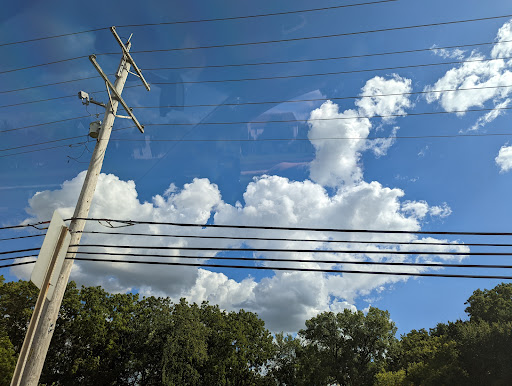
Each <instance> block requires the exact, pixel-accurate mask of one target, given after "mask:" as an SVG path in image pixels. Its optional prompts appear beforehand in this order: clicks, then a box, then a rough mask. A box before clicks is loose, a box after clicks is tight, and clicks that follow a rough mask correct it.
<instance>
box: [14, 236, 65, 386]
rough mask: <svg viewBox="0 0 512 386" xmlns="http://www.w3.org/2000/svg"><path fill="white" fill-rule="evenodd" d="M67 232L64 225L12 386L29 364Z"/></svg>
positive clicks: (22, 347)
mask: <svg viewBox="0 0 512 386" xmlns="http://www.w3.org/2000/svg"><path fill="white" fill-rule="evenodd" d="M67 233H68V228H67V227H65V226H63V227H62V228H61V230H60V235H59V239H58V240H57V245H56V247H55V250H54V251H53V255H52V258H51V260H50V264H49V266H48V269H47V271H46V275H45V277H44V280H43V284H42V286H41V290H40V291H39V296H38V297H37V301H36V305H35V306H34V311H33V312H32V317H31V318H30V323H29V325H28V328H27V333H26V335H25V339H24V340H23V346H21V351H20V355H19V357H18V362H17V363H16V369H15V370H14V375H13V377H12V381H11V386H14V385H16V386H17V385H20V384H21V378H22V374H23V370H24V369H25V365H26V364H27V359H28V357H29V354H30V350H31V347H32V342H33V340H34V335H35V332H36V328H37V325H38V324H39V319H40V318H41V315H42V313H43V306H44V301H45V299H46V295H47V294H48V290H49V288H50V281H51V278H52V276H53V271H54V269H55V266H56V265H57V258H58V256H59V254H60V250H61V249H63V245H62V244H63V243H64V239H65V238H66V234H67Z"/></svg>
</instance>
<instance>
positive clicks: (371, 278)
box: [13, 75, 469, 332]
mask: <svg viewBox="0 0 512 386" xmlns="http://www.w3.org/2000/svg"><path fill="white" fill-rule="evenodd" d="M410 88H411V81H410V80H409V79H405V78H401V77H399V76H397V75H394V76H391V77H388V78H383V77H375V78H373V79H370V80H369V81H368V82H367V83H366V85H365V86H364V87H363V89H362V94H363V95H367V94H369V93H370V94H371V93H376V94H380V93H382V94H389V93H403V92H408V91H409V90H410ZM384 99H385V101H384ZM384 99H383V98H380V99H379V98H361V99H359V100H358V101H356V103H355V105H356V107H357V110H352V109H350V110H346V111H343V112H340V111H339V107H338V106H337V105H336V104H335V103H333V102H331V101H326V102H325V103H324V104H323V105H322V106H320V107H319V108H318V109H316V110H314V111H312V112H311V114H310V121H309V125H310V130H309V134H308V135H309V138H310V139H311V141H312V143H313V145H314V147H315V151H316V156H315V159H314V160H313V162H312V163H311V165H310V178H311V179H310V180H308V179H306V180H304V181H292V180H289V179H287V178H284V177H281V176H277V175H263V176H260V177H257V178H255V179H254V180H253V181H252V182H251V183H249V184H248V186H247V188H246V190H245V193H244V195H243V198H244V202H243V203H239V202H237V203H235V204H234V205H232V204H230V203H227V202H224V201H223V200H222V197H221V192H220V191H219V189H218V187H217V186H216V185H215V184H214V183H212V182H211V181H209V180H207V179H194V180H193V181H192V182H191V183H189V184H185V185H184V186H183V188H181V189H178V188H176V187H175V186H174V185H173V184H171V185H170V188H169V189H168V190H167V191H166V192H165V193H164V194H163V195H156V196H155V197H153V199H152V201H151V202H140V200H139V199H138V198H137V190H136V186H135V184H134V182H133V181H122V180H120V179H119V178H118V177H116V176H114V175H112V174H101V176H100V179H99V183H98V188H97V191H96V194H95V197H94V201H93V205H92V208H91V213H90V216H91V217H103V218H105V217H106V218H109V217H110V218H122V219H137V220H147V221H166V222H187V223H198V224H205V223H206V222H207V221H208V220H209V219H211V218H212V216H213V220H214V223H216V224H243V225H273V226H284V227H293V226H296V227H299V226H300V227H316V228H346V229H357V228H359V229H361V228H374V229H394V230H419V229H421V221H422V220H424V219H425V218H426V216H430V217H433V216H439V217H445V216H448V215H449V214H450V212H451V211H450V208H449V207H448V206H447V204H445V203H444V204H441V205H434V206H431V205H429V204H428V203H426V202H425V201H410V200H404V201H402V199H403V197H404V195H405V193H404V191H403V190H401V189H397V188H389V187H385V186H383V185H382V184H381V183H379V182H377V181H371V182H367V181H364V178H363V167H362V165H361V154H362V153H363V152H364V151H368V150H372V151H374V153H375V154H376V155H383V154H385V152H386V150H387V148H389V146H391V145H392V143H393V142H392V136H393V133H395V132H396V130H398V128H397V127H394V128H393V133H392V135H391V136H390V138H389V141H386V142H372V141H369V140H367V138H368V136H369V134H370V132H371V131H372V130H375V128H374V126H373V125H374V121H378V122H380V124H390V123H392V119H388V118H381V119H380V120H378V119H376V118H374V119H371V118H369V117H372V116H381V115H405V114H406V109H407V108H409V107H410V106H411V102H410V101H409V99H408V97H407V96H404V95H397V96H396V97H388V98H384ZM356 116H358V117H356ZM361 116H364V118H362V117H361ZM354 117H355V118H354ZM324 118H353V119H332V120H325V119H324ZM329 137H347V138H351V139H345V140H329V139H326V138H329ZM322 138H323V139H322ZM376 149H377V150H376ZM84 176H85V173H84V172H82V173H80V174H79V175H78V176H77V177H75V178H74V179H72V180H70V181H66V182H64V183H63V184H62V187H61V188H60V189H57V190H54V191H44V192H40V193H37V194H36V195H34V196H33V197H32V198H31V199H30V201H29V208H28V212H29V214H30V215H31V216H32V219H31V220H42V219H47V218H49V217H50V216H51V213H52V212H53V210H54V209H57V208H58V209H59V211H60V213H61V215H62V216H64V217H69V216H71V214H72V208H73V207H74V205H75V202H76V200H77V197H78V194H79V190H80V186H81V184H82V181H83V179H84ZM86 230H89V231H90V230H95V231H98V230H102V231H105V230H107V231H108V229H107V228H105V227H102V226H101V225H100V224H97V223H89V224H88V226H87V228H86ZM130 230H131V228H130ZM111 231H123V230H111ZM133 231H136V232H138V233H148V234H152V235H155V236H153V237H150V236H147V237H133V236H119V235H115V236H114V235H111V234H106V235H91V234H88V233H86V234H85V235H84V238H83V239H82V244H87V243H89V242H90V241H92V240H94V242H95V243H102V244H112V245H115V244H117V245H132V246H133V245H151V246H158V247H173V248H176V249H174V250H173V251H172V252H169V251H158V252H157V253H168V254H170V255H171V254H172V255H175V256H177V255H191V256H193V259H192V261H197V262H205V261H208V260H209V258H211V257H212V256H213V255H212V254H211V253H210V254H208V252H205V253H199V252H195V253H194V252H191V251H188V250H181V251H180V249H179V248H184V247H190V246H210V247H212V246H215V247H219V248H229V247H248V248H282V249H287V250H290V249H301V248H302V249H324V250H325V249H327V250H329V252H328V253H320V252H310V253H301V254H298V253H280V254H278V253H276V252H274V253H271V252H269V253H260V252H255V253H253V256H254V257H259V258H271V257H280V258H290V259H297V258H302V259H312V260H320V259H322V260H333V262H332V263H320V262H315V263H313V264H312V263H296V262H295V263H284V262H279V263H277V262H270V261H265V260H263V262H261V263H259V264H261V265H264V266H267V267H274V266H278V265H282V266H284V265H286V266H293V267H297V266H300V267H311V268H315V267H318V268H320V267H321V268H327V269H330V268H338V269H342V268H344V269H359V270H372V268H371V267H366V268H361V267H362V266H356V265H354V264H350V263H351V262H356V261H363V260H371V261H393V262H403V261H412V260H411V259H412V257H408V256H407V255H387V254H384V253H377V254H376V253H372V254H369V253H367V252H368V251H378V252H380V251H385V250H386V251H401V250H403V251H410V250H417V251H425V250H435V251H439V252H446V251H448V252H463V253H466V252H468V251H469V249H468V248H467V247H466V246H463V245H460V244H456V243H453V244H452V245H450V246H435V248H434V246H431V247H430V248H428V246H424V245H418V246H417V247H416V248H414V246H402V247H399V246H389V245H387V246H382V245H381V246H377V245H367V244H355V243H351V241H358V240H371V241H378V240H382V239H383V236H375V235H374V236H372V235H365V236H364V237H363V236H361V235H360V234H357V233H346V234H343V239H344V241H342V242H339V243H327V242H323V241H322V240H330V239H338V240H339V239H340V237H341V236H340V235H339V234H335V233H332V232H331V233H329V232H309V233H307V232H299V231H286V232H283V233H282V234H280V235H276V234H275V232H270V231H266V230H252V231H250V232H247V231H245V232H242V230H233V231H230V233H229V235H230V236H242V235H245V236H251V237H260V238H266V239H265V240H246V241H240V240H231V241H228V240H224V239H221V240H219V239H217V240H212V239H206V240H201V239H191V238H185V237H183V236H184V235H202V236H215V235H221V234H222V235H226V232H225V230H223V229H222V228H204V229H203V228H196V229H194V230H183V229H181V228H174V227H171V228H170V227H165V226H157V225H139V226H137V227H136V228H133ZM163 234H167V235H169V234H172V235H173V236H174V237H166V236H162V235H163ZM180 236H181V237H180ZM275 237H282V238H288V239H314V240H316V241H314V242H307V243H306V242H303V241H275V240H268V238H275ZM385 239H386V240H388V241H408V242H414V241H418V242H420V241H421V242H437V241H439V240H437V239H433V238H426V239H418V238H417V237H416V236H414V235H407V234H403V235H400V234H396V235H388V236H385ZM340 249H343V250H350V251H357V252H354V253H336V252H335V251H336V250H340ZM83 250H87V248H83ZM103 251H105V252H111V251H115V248H103ZM117 251H118V250H117ZM330 251H333V252H330ZM123 252H127V253H130V252H132V253H140V254H151V253H152V252H151V251H147V250H142V251H141V250H138V249H135V248H131V249H128V250H123ZM119 259H121V257H119ZM130 259H135V258H130ZM138 259H141V260H142V259H144V257H138ZM169 259H170V260H173V261H184V260H182V259H178V258H167V260H169ZM414 259H415V261H439V260H440V259H454V257H453V256H446V255H443V256H438V257H436V256H432V255H429V256H427V255H420V256H416V257H414ZM151 260H155V258H151ZM162 260H165V259H162ZM187 261H191V260H187ZM336 261H338V262H336ZM339 261H343V263H340V262H339ZM379 270H381V271H382V270H385V271H387V272H393V271H401V270H402V271H403V268H402V267H396V266H394V267H379ZM424 270H425V268H419V267H418V268H414V267H412V268H411V267H409V268H408V269H407V271H408V272H420V271H424ZM13 272H14V273H15V274H17V275H18V276H25V277H26V276H27V272H28V271H27V268H23V267H18V268H17V269H13ZM72 279H74V280H77V281H78V282H80V283H83V284H86V285H102V286H104V287H106V288H107V289H108V290H111V291H130V290H138V291H140V292H141V293H142V294H152V295H157V296H158V295H163V296H171V297H172V298H173V299H174V300H177V299H179V298H180V297H182V296H185V297H187V298H188V299H189V300H190V301H196V302H200V301H203V300H209V301H211V302H213V303H216V304H219V305H220V306H221V307H223V308H225V309H237V308H240V307H243V308H245V309H247V310H251V311H255V312H257V313H258V314H259V315H260V317H262V318H263V319H264V320H265V321H266V323H267V326H268V327H269V328H270V329H271V330H273V331H281V330H284V331H290V332H292V331H297V330H298V329H299V328H302V327H303V324H304V321H305V320H306V319H308V318H310V317H312V316H313V315H315V314H317V313H318V312H321V311H325V310H332V311H339V310H342V309H343V308H354V303H355V301H356V299H358V298H359V297H360V296H363V295H367V294H369V293H370V292H372V291H375V290H377V291H380V290H383V289H384V288H386V286H388V285H390V284H392V283H394V282H397V281H402V280H407V279H406V278H403V277H399V276H387V275H382V276H375V275H365V274H322V273H318V272H283V271H274V272H273V273H272V274H269V275H267V276H264V277H263V278H261V277H259V279H256V278H255V277H253V276H250V275H249V276H247V277H245V278H243V279H240V280H235V279H234V278H230V277H228V276H227V275H226V274H224V273H220V272H212V271H209V270H206V269H197V268H193V267H168V268H167V267H153V266H143V265H140V266H136V265H133V264H110V263H91V262H84V263H80V262H77V263H76V264H75V265H74V269H73V272H72Z"/></svg>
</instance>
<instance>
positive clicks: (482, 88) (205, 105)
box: [0, 85, 512, 133]
mask: <svg viewBox="0 0 512 386" xmlns="http://www.w3.org/2000/svg"><path fill="white" fill-rule="evenodd" d="M132 87H141V86H140V85H134V86H126V87H125V89H127V88H132ZM509 87H512V85H503V86H483V87H462V88H459V89H443V90H429V91H412V92H407V93H391V94H373V95H357V96H344V97H333V96H331V97H325V98H313V99H298V100H279V101H262V102H240V103H222V104H218V103H217V104H197V105H184V106H179V105H168V106H139V107H133V109H153V108H173V107H175V108H182V107H218V106H243V105H259V104H268V103H299V102H314V101H320V100H322V101H325V100H342V99H359V98H376V97H379V98H380V97H388V96H399V95H416V94H429V93H442V92H459V91H470V90H487V89H497V88H509ZM99 92H105V90H99V91H92V92H91V94H92V93H99ZM65 98H76V94H73V95H64V96H60V97H56V98H48V99H40V100H35V101H28V102H20V103H14V104H10V105H3V106H0V108H5V107H14V106H21V105H26V104H32V103H40V102H47V101H52V100H57V99H65ZM1 132H2V131H0V133H1Z"/></svg>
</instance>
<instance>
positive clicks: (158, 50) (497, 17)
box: [104, 15, 512, 55]
mask: <svg viewBox="0 0 512 386" xmlns="http://www.w3.org/2000/svg"><path fill="white" fill-rule="evenodd" d="M510 17H512V15H500V16H490V17H480V18H475V19H465V20H452V21H445V22H438V23H428V24H417V25H409V26H401V27H390V28H379V29H372V30H365V31H354V32H343V33H337V34H328V35H317V36H303V37H299V38H288V39H275V40H265V41H256V42H243V43H228V44H215V45H210V46H191V47H175V48H165V49H153V50H139V51H131V53H134V54H137V53H146V52H172V51H187V50H200V49H209V48H224V47H240V46H254V45H260V44H274V43H287V42H295V41H304V40H317V39H327V38H334V37H342V36H355V35H364V34H372V33H380V32H390V31H403V30H410V29H417V28H427V27H436V26H442V25H453V24H461V23H472V22H478V21H487V20H496V19H505V18H510ZM110 54H113V53H108V54H104V55H110Z"/></svg>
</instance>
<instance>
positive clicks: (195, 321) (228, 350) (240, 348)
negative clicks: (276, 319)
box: [163, 299, 273, 385]
mask: <svg viewBox="0 0 512 386" xmlns="http://www.w3.org/2000/svg"><path fill="white" fill-rule="evenodd" d="M171 320H172V323H171V330H172V331H169V333H168V340H167V343H166V345H165V348H164V356H163V364H164V369H163V380H164V383H165V384H167V385H189V384H191V385H192V384H193V385H257V384H262V383H264V382H266V379H265V377H264V376H263V375H262V372H261V370H262V368H263V366H264V365H265V364H266V363H267V361H268V360H269V359H270V358H271V357H272V355H273V345H272V337H271V335H270V333H269V332H268V330H266V329H265V327H264V322H263V321H262V320H261V319H259V318H258V317H257V316H256V315H255V314H253V313H251V312H245V311H243V310H241V311H239V312H237V313H236V312H230V313H226V312H224V311H221V310H220V309H219V307H218V306H211V305H209V304H208V303H203V304H201V306H198V305H197V304H192V305H188V304H187V302H186V301H185V300H184V299H182V300H181V301H180V303H178V304H176V305H174V307H173V312H172V316H171Z"/></svg>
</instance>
